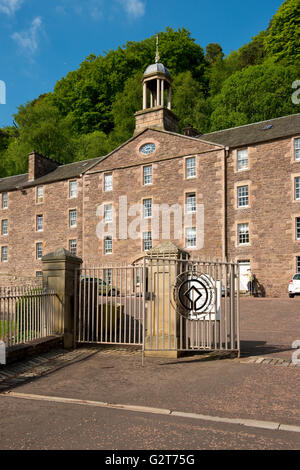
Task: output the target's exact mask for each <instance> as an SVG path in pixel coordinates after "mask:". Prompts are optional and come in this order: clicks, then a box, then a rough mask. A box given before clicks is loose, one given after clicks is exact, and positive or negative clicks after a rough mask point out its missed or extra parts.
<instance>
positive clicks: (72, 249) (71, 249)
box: [69, 238, 77, 256]
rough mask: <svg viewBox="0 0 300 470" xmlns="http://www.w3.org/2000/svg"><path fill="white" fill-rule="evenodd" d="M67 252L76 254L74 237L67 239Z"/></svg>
mask: <svg viewBox="0 0 300 470" xmlns="http://www.w3.org/2000/svg"><path fill="white" fill-rule="evenodd" d="M69 252H70V253H72V255H75V256H76V255H77V240H76V239H75V238H73V239H72V240H69Z"/></svg>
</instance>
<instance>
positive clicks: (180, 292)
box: [173, 272, 215, 320]
mask: <svg viewBox="0 0 300 470" xmlns="http://www.w3.org/2000/svg"><path fill="white" fill-rule="evenodd" d="M173 298H174V301H175V303H176V308H177V310H178V311H179V313H180V314H181V315H182V316H184V317H186V318H189V319H191V320H194V319H196V320H197V319H201V317H203V315H204V314H207V313H209V312H210V311H211V310H212V308H213V307H214V303H215V282H214V280H213V279H212V278H211V276H209V275H207V274H203V273H196V272H186V273H182V274H180V275H179V276H178V277H177V279H176V282H175V285H174V288H173Z"/></svg>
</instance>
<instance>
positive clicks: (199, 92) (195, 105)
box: [173, 72, 210, 133]
mask: <svg viewBox="0 0 300 470" xmlns="http://www.w3.org/2000/svg"><path fill="white" fill-rule="evenodd" d="M173 85H174V96H173V111H174V112H175V114H177V115H178V116H180V117H181V119H180V130H181V131H182V130H183V129H184V127H186V126H189V125H191V126H193V127H194V128H196V129H198V130H199V131H200V132H201V133H205V132H208V131H209V122H210V108H209V103H208V101H207V100H206V99H205V96H204V93H203V86H201V84H199V82H198V81H197V80H196V79H194V78H193V77H192V74H191V72H183V73H181V74H179V75H178V76H177V77H176V78H175V80H174V84H173Z"/></svg>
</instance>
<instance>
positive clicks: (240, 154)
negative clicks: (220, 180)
mask: <svg viewBox="0 0 300 470" xmlns="http://www.w3.org/2000/svg"><path fill="white" fill-rule="evenodd" d="M246 153H247V158H245V157H244V156H243V155H244V154H246ZM236 158H237V170H238V171H245V170H248V169H249V152H248V149H240V150H237V152H236ZM244 162H247V163H246V164H245V163H244Z"/></svg>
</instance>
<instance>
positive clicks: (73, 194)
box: [69, 181, 78, 199]
mask: <svg viewBox="0 0 300 470" xmlns="http://www.w3.org/2000/svg"><path fill="white" fill-rule="evenodd" d="M77 189H78V183H77V181H70V182H69V198H70V199H76V198H77Z"/></svg>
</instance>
